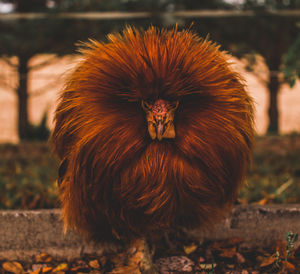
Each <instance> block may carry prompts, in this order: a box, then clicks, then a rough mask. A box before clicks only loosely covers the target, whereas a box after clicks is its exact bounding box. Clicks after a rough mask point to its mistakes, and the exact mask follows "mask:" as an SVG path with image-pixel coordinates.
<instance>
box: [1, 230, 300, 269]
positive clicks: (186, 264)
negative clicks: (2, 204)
mask: <svg viewBox="0 0 300 274" xmlns="http://www.w3.org/2000/svg"><path fill="white" fill-rule="evenodd" d="M294 236H295V235H294ZM171 239H172V248H170V246H169V245H168V244H166V242H165V241H160V244H158V243H156V252H155V256H154V261H155V263H156V265H157V267H158V269H159V271H160V273H161V274H168V273H172V274H180V273H182V274H183V273H186V274H187V273H194V274H200V273H203V274H205V273H210V274H213V273H215V274H218V273H220V274H225V273H228V274H251V273H252V274H258V273H272V274H275V273H282V274H283V273H299V272H298V270H299V269H300V248H297V249H296V250H294V249H293V247H291V243H292V242H291V241H290V242H283V241H275V242H274V246H273V247H269V248H267V247H261V248H259V249H249V248H245V247H241V246H242V243H243V239H241V238H231V239H227V240H225V241H218V242H204V243H202V244H199V243H198V242H195V241H191V239H189V240H187V239H186V238H181V239H180V237H179V238H178V237H175V238H174V237H173V238H171ZM294 240H295V239H294ZM132 256H133V257H134V256H136V254H135V252H133V253H132ZM136 257H138V256H136ZM0 264H1V265H2V268H0V273H25V272H26V273H32V274H40V273H57V274H58V273H59V274H63V273H94V274H95V273H101V274H102V273H110V272H112V273H114V272H113V271H114V268H115V266H116V265H118V264H119V257H116V256H101V257H97V256H93V255H89V256H87V255H83V256H82V257H81V258H77V259H72V260H57V259H54V258H53V257H51V255H49V254H47V253H42V254H37V255H36V256H35V257H34V258H32V260H31V261H27V262H16V261H5V262H3V261H0ZM125 273H126V272H125ZM127 273H128V274H138V273H140V272H134V273H132V272H130V273H129V272H127Z"/></svg>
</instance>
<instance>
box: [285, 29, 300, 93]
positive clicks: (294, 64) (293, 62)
mask: <svg viewBox="0 0 300 274" xmlns="http://www.w3.org/2000/svg"><path fill="white" fill-rule="evenodd" d="M282 72H283V74H284V77H285V80H286V81H287V82H288V83H289V84H290V86H291V87H293V86H294V85H295V83H296V80H297V78H300V34H298V37H297V38H296V40H295V42H294V43H293V44H292V46H291V47H290V48H289V50H288V52H287V54H286V56H285V58H284V68H283V70H282Z"/></svg>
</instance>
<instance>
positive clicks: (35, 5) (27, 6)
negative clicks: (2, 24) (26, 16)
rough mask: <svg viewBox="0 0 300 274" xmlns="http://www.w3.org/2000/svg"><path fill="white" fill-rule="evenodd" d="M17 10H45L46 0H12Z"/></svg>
mask: <svg viewBox="0 0 300 274" xmlns="http://www.w3.org/2000/svg"><path fill="white" fill-rule="evenodd" d="M13 2H14V3H15V6H16V11H17V12H37V11H45V10H46V2H47V0H25V1H24V0H14V1H13Z"/></svg>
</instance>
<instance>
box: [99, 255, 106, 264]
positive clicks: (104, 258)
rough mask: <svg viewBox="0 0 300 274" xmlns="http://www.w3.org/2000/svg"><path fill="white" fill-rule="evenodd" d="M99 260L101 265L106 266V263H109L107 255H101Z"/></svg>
mask: <svg viewBox="0 0 300 274" xmlns="http://www.w3.org/2000/svg"><path fill="white" fill-rule="evenodd" d="M99 261H100V264H101V266H102V267H104V266H105V265H106V263H107V258H106V256H102V257H100V259H99Z"/></svg>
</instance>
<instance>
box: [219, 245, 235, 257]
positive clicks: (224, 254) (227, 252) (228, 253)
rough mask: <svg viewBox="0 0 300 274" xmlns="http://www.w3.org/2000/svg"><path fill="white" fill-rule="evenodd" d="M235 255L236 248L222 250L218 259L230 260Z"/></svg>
mask: <svg viewBox="0 0 300 274" xmlns="http://www.w3.org/2000/svg"><path fill="white" fill-rule="evenodd" d="M235 255H236V247H233V248H227V249H223V250H222V252H221V253H220V257H222V258H228V259H232V258H233V257H234V256H235Z"/></svg>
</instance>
